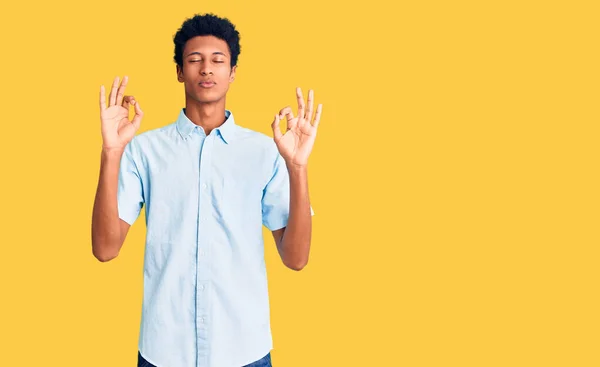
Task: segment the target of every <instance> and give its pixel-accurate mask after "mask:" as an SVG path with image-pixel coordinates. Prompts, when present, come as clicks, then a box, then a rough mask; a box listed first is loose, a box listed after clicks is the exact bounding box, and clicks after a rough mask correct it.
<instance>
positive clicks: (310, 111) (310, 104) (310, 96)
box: [305, 89, 315, 121]
mask: <svg viewBox="0 0 600 367" xmlns="http://www.w3.org/2000/svg"><path fill="white" fill-rule="evenodd" d="M314 97H315V96H314V92H313V90H312V89H310V90H309V91H308V108H307V109H306V116H305V117H306V121H311V120H312V114H313V100H314Z"/></svg>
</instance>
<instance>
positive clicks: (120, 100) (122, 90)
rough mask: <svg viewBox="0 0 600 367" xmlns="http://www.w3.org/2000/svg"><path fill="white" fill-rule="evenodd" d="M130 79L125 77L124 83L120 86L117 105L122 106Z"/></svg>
mask: <svg viewBox="0 0 600 367" xmlns="http://www.w3.org/2000/svg"><path fill="white" fill-rule="evenodd" d="M128 80H129V78H128V77H127V76H124V77H123V82H121V86H119V90H118V91H117V105H120V104H121V102H123V95H124V94H125V87H126V86H127V81H128Z"/></svg>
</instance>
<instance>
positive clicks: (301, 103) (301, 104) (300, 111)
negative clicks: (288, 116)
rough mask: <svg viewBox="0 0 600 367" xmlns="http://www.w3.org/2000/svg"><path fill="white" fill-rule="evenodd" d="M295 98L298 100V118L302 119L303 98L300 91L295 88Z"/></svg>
mask: <svg viewBox="0 0 600 367" xmlns="http://www.w3.org/2000/svg"><path fill="white" fill-rule="evenodd" d="M296 97H297V98H298V118H299V119H303V118H304V108H305V107H304V96H303V95H302V89H300V87H298V88H296Z"/></svg>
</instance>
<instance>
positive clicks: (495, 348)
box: [0, 0, 600, 367]
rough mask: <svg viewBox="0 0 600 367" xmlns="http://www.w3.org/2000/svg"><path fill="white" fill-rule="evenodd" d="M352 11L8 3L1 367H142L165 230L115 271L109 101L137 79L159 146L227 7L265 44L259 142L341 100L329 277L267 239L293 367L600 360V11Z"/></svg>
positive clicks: (245, 112)
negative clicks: (147, 305) (105, 156)
mask: <svg viewBox="0 0 600 367" xmlns="http://www.w3.org/2000/svg"><path fill="white" fill-rule="evenodd" d="M350 3H351V2H342V1H340V2H333V1H331V2H326V1H312V0H306V1H301V2H294V1H212V2H210V1H204V2H201V1H193V2H192V1H174V2H156V3H155V4H154V5H151V2H148V1H137V0H136V1H113V0H109V1H103V2H90V3H88V2H82V1H79V2H75V1H73V2H66V1H55V2H42V1H33V2H24V1H21V2H12V3H10V4H4V5H2V6H1V7H2V9H1V10H2V11H0V14H1V15H0V27H1V37H2V61H1V63H2V67H1V68H0V73H1V75H0V76H1V78H0V81H1V82H2V86H1V88H0V90H1V92H0V93H2V95H1V101H2V108H1V109H0V116H1V130H0V159H1V179H0V185H1V189H0V216H1V217H0V225H1V229H0V282H1V287H0V297H1V301H0V365H2V366H38V365H43V366H46V365H48V366H117V367H118V366H123V367H126V366H134V364H135V363H136V354H137V341H138V340H137V337H138V331H139V321H140V316H141V297H142V265H143V264H142V261H143V240H144V234H145V228H144V217H143V214H142V215H141V216H140V217H139V218H138V221H137V222H136V223H135V225H134V226H133V227H132V229H131V232H130V235H129V237H128V238H127V241H126V243H125V245H124V247H123V250H122V252H121V254H120V256H119V257H118V258H117V259H115V260H113V261H111V262H108V263H100V262H98V261H97V260H96V259H95V258H94V257H93V256H92V252H91V242H90V222H91V212H92V204H93V200H94V194H95V190H96V184H97V180H98V173H99V164H100V147H101V135H100V120H99V110H98V92H99V87H100V85H101V84H104V85H107V86H108V85H110V83H111V81H112V79H113V78H114V77H115V76H117V75H118V76H123V75H128V76H129V78H130V83H129V86H128V88H127V93H128V94H133V95H135V96H136V98H137V100H138V101H139V102H140V105H141V106H142V108H143V109H144V111H145V117H144V121H143V123H142V127H141V130H142V131H146V130H148V129H152V128H157V127H160V126H164V125H166V124H168V123H170V122H173V121H174V120H175V119H176V118H177V115H178V112H179V109H180V108H182V107H183V103H184V91H183V85H182V84H179V83H178V82H177V80H176V74H175V64H174V62H173V61H172V57H173V43H172V36H173V35H174V33H175V32H176V30H177V28H179V26H180V25H181V23H182V22H183V21H184V20H185V18H187V17H190V16H192V15H193V14H195V13H204V12H215V13H216V14H218V15H221V16H226V17H228V18H229V19H230V20H231V21H233V22H234V23H235V24H236V25H237V27H238V29H239V31H240V32H241V44H242V53H241V55H240V59H239V69H238V73H237V78H236V80H235V82H234V84H233V85H232V87H231V89H230V91H229V94H228V100H227V108H229V109H231V110H232V111H234V113H235V116H236V121H237V122H238V123H239V124H241V125H243V126H246V127H249V128H252V129H255V130H258V131H262V132H264V133H267V134H269V135H270V134H271V131H270V123H271V121H272V116H273V115H274V114H275V113H276V112H277V111H278V110H279V109H281V108H283V107H285V106H286V105H292V106H295V105H294V103H295V99H294V90H295V87H296V86H300V87H302V88H303V89H304V90H305V91H307V90H308V89H309V88H313V89H314V90H315V98H316V102H317V103H323V105H324V106H323V116H322V120H321V125H320V129H319V135H318V137H317V141H316V145H315V147H314V150H313V153H312V155H311V158H310V165H309V181H310V194H311V204H312V205H313V208H314V210H315V212H316V215H315V217H314V222H313V226H314V233H313V242H312V248H311V256H310V261H309V264H308V266H307V267H306V268H305V269H304V270H302V271H301V272H294V271H291V270H289V269H287V268H285V266H284V265H283V264H282V262H281V260H280V259H279V257H278V255H277V251H276V249H275V246H274V243H273V240H272V237H270V234H269V233H268V232H266V230H265V236H266V237H265V238H266V243H265V248H266V258H267V266H268V279H269V287H270V288H269V290H270V295H271V314H272V330H273V336H274V350H273V351H272V356H273V363H274V366H275V367H304V366H318V367H320V366H406V367H413V366H414V367H421V366H460V367H466V366H473V367H475V366H477V367H479V366H545V367H546V366H577V367H583V366H598V365H600V347H599V344H600V333H599V331H598V330H600V319H599V316H598V315H599V312H598V310H599V306H600V302H599V296H598V286H599V285H600V284H599V282H600V274H599V266H598V263H599V255H600V251H599V249H598V246H599V244H600V241H599V240H600V236H599V233H598V230H599V229H600V226H599V221H600V209H599V208H600V196H599V194H598V192H599V186H600V185H599V184H600V176H599V174H598V168H599V167H598V166H599V165H598V163H599V161H598V158H599V153H600V152H599V149H598V146H599V145H598V139H599V132H600V128H599V117H600V116H599V111H600V104H599V101H600V93H599V91H600V73H599V72H598V67H599V65H600V63H599V61H600V60H599V52H598V44H599V42H598V41H599V35H600V29H599V28H600V26H599V22H598V16H599V15H600V14H599V8H598V5H597V3H595V2H592V1H589V2H582V1H562V2H561V1H549V2H547V1H546V2H542V1H536V2H532V1H508V2H507V1H493V2H483V1H454V2H450V1H419V2H417V1H412V2H393V1H384V0H372V1H367V2H362V3H355V4H354V5H350ZM392 4H396V5H392ZM294 108H295V107H294Z"/></svg>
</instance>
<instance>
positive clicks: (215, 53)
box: [186, 51, 227, 57]
mask: <svg viewBox="0 0 600 367" xmlns="http://www.w3.org/2000/svg"><path fill="white" fill-rule="evenodd" d="M212 54H213V55H223V56H227V55H225V54H224V53H223V52H220V51H216V52H213V53H212ZM192 55H200V56H202V54H201V53H200V52H198V51H194V52H191V53H189V54H188V55H187V56H186V57H188V56H192Z"/></svg>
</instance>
